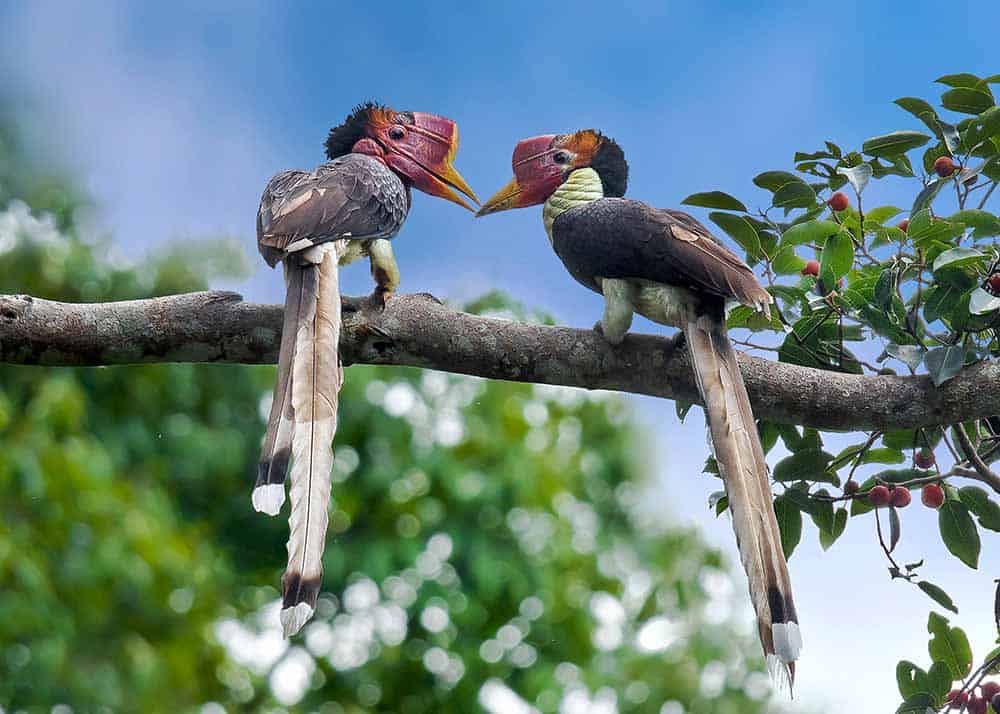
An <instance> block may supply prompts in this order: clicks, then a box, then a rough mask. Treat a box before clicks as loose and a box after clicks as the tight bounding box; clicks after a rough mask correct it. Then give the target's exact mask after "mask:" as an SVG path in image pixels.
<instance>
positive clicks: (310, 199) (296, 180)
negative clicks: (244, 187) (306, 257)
mask: <svg viewBox="0 0 1000 714" xmlns="http://www.w3.org/2000/svg"><path fill="white" fill-rule="evenodd" d="M409 202H410V198H409V193H408V190H407V188H406V187H405V186H404V185H403V182H402V181H401V180H400V179H399V177H397V176H396V175H395V174H394V173H392V171H390V170H389V169H388V168H387V167H386V166H385V165H384V164H382V163H381V162H379V161H376V160H375V159H373V158H371V157H370V156H364V155H362V154H348V155H347V156H343V157H340V158H338V159H335V160H334V161H330V162H327V163H325V164H321V165H320V166H318V167H317V168H316V169H315V170H314V171H298V170H291V171H282V172H281V173H279V174H277V175H276V176H275V177H274V178H272V179H271V181H270V182H269V183H268V185H267V188H265V189H264V194H263V196H261V201H260V208H259V210H258V212H257V243H258V247H259V248H260V252H261V254H262V255H263V256H264V259H265V260H266V261H267V262H268V264H269V265H272V266H273V265H275V264H276V263H277V262H278V261H279V260H281V259H282V258H283V257H284V256H285V255H287V254H288V253H290V252H296V251H300V250H304V249H305V248H309V247H311V246H313V245H317V244H319V243H324V242H326V241H330V240H337V239H340V238H351V239H353V240H365V239H371V238H391V237H392V236H394V235H396V233H398V232H399V229H400V227H402V225H403V221H404V220H406V214H407V212H408V210H409Z"/></svg>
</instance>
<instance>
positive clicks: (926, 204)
mask: <svg viewBox="0 0 1000 714" xmlns="http://www.w3.org/2000/svg"><path fill="white" fill-rule="evenodd" d="M944 184H945V182H944V181H938V180H934V181H931V182H930V183H929V184H927V185H926V186H924V188H923V190H921V191H920V193H918V194H917V197H916V198H915V199H913V206H912V207H911V208H910V216H913V214H914V213H917V212H919V211H922V210H924V209H927V208H930V207H931V204H933V203H934V199H935V198H937V195H938V193H939V192H940V191H941V189H942V187H943V186H944ZM910 225H911V226H912V225H913V219H912V218H911V219H910ZM907 234H909V231H907Z"/></svg>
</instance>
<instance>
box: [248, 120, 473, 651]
mask: <svg viewBox="0 0 1000 714" xmlns="http://www.w3.org/2000/svg"><path fill="white" fill-rule="evenodd" d="M457 150H458V127H457V125H456V124H455V122H453V121H451V120H450V119H446V118H444V117H439V116H436V115H434V114H425V113H422V112H396V111H394V110H392V109H390V108H389V107H386V106H380V105H377V104H374V103H368V104H364V105H361V106H359V107H356V108H355V110H354V112H353V113H352V114H351V115H350V116H348V117H347V119H346V120H345V121H344V123H343V124H341V125H340V126H338V127H335V128H334V129H332V130H330V133H329V136H328V137H327V139H326V156H327V158H328V159H329V161H327V162H326V163H323V164H320V165H319V166H317V167H316V168H315V169H313V170H312V171H300V170H290V171H282V172H281V173H279V174H277V175H276V176H274V178H272V179H271V180H270V182H268V184H267V188H265V189H264V195H263V196H261V200H260V209H259V211H258V213H257V243H258V247H259V249H260V252H261V254H262V255H263V256H264V260H266V261H267V263H268V265H270V266H271V267H274V266H275V265H276V264H277V263H278V262H279V261H282V262H283V263H284V266H285V282H286V286H287V287H286V289H287V292H286V297H285V316H284V326H283V328H282V335H281V347H280V354H279V357H278V379H277V383H276V384H275V386H274V399H273V402H272V405H271V413H270V416H269V418H268V422H267V432H266V434H265V436H264V442H263V447H262V449H261V456H260V462H259V464H258V471H257V483H256V485H255V487H254V490H253V496H252V499H251V500H252V502H253V506H254V508H255V509H256V510H258V511H262V512H264V513H267V514H269V515H276V514H277V513H278V511H279V510H280V509H281V505H282V503H284V500H285V487H284V481H285V474H286V471H287V470H288V464H289V461H291V488H290V497H291V502H292V509H291V514H290V515H289V519H288V523H289V530H290V533H289V539H288V566H287V568H286V570H285V574H284V575H283V576H282V579H281V586H282V610H281V624H282V627H283V630H284V633H285V636H286V637H289V636H291V635H293V634H295V633H296V632H298V631H299V629H301V627H302V626H303V625H304V624H305V623H306V621H307V620H309V618H310V617H312V614H313V609H314V607H315V605H316V598H317V596H318V595H319V588H320V581H321V579H322V575H323V563H322V557H323V548H324V545H325V539H326V527H327V507H328V503H329V500H330V469H331V467H332V465H333V450H332V447H331V442H332V440H333V436H334V433H335V432H336V429H337V398H338V393H339V391H340V386H341V384H342V381H343V370H342V367H341V364H340V358H339V354H338V343H339V339H340V289H339V285H338V275H337V268H338V265H339V264H345V263H349V262H351V261H353V260H356V259H358V258H360V257H362V256H368V258H369V259H370V261H371V272H372V276H373V277H374V279H375V291H374V293H373V295H372V298H371V299H372V300H373V301H374V302H375V304H376V306H377V307H380V308H381V307H384V305H385V303H386V301H388V299H389V298H390V297H391V296H392V294H393V292H394V291H395V289H396V287H397V285H398V284H399V269H398V268H397V267H396V260H395V258H394V256H393V253H392V248H391V247H390V244H389V241H390V239H391V238H393V237H394V236H395V235H396V234H397V233H398V232H399V229H400V228H402V226H403V221H405V220H406V215H407V213H408V211H409V210H410V189H411V187H412V188H416V189H419V190H421V191H424V192H425V193H428V194H430V195H432V196H439V197H441V198H445V199H448V200H449V201H453V202H455V203H457V204H459V205H460V206H464V207H465V208H468V209H469V210H474V209H473V208H472V207H471V206H470V205H469V204H468V203H466V202H465V201H464V200H463V199H462V198H461V196H459V195H458V193H456V192H455V189H457V190H458V191H461V192H462V193H464V194H465V195H466V196H468V197H470V198H471V199H472V200H474V201H476V202H477V203H478V202H479V201H478V199H477V198H476V196H475V194H474V193H473V192H472V189H471V188H469V186H468V184H466V182H465V180H464V179H463V178H462V177H461V176H460V175H459V173H458V171H456V170H455V168H454V167H453V166H452V160H453V159H454V157H455V153H456V151H457Z"/></svg>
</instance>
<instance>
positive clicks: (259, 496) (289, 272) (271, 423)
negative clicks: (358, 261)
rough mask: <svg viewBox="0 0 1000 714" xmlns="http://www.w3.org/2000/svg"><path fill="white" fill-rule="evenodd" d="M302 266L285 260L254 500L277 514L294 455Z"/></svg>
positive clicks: (265, 510) (256, 506) (259, 507)
mask: <svg viewBox="0 0 1000 714" xmlns="http://www.w3.org/2000/svg"><path fill="white" fill-rule="evenodd" d="M302 274H303V271H302V268H301V267H300V266H298V265H295V264H293V263H286V264H285V283H286V292H285V320H284V325H283V327H282V332H281V349H280V351H279V353H278V379H277V381H276V382H275V384H274V397H273V399H272V401H271V414H270V416H268V419H267V432H266V433H265V435H264V443H263V445H262V446H261V450H260V461H259V462H258V463H257V483H256V484H255V485H254V489H253V494H252V496H251V501H252V502H253V507H254V509H256V510H258V511H260V512H262V513H266V514H268V515H269V516H276V515H278V512H279V511H280V510H281V506H282V504H283V503H284V502H285V476H286V474H287V473H288V462H289V461H290V460H291V457H292V435H293V433H294V431H295V429H294V426H295V421H294V418H293V412H292V366H293V363H294V360H295V341H296V337H297V334H298V331H297V329H296V328H297V326H298V321H299V310H300V308H301V305H302Z"/></svg>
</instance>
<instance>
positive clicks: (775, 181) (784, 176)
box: [753, 171, 805, 193]
mask: <svg viewBox="0 0 1000 714" xmlns="http://www.w3.org/2000/svg"><path fill="white" fill-rule="evenodd" d="M796 181H797V182H799V183H802V184H804V183H805V181H803V180H802V179H801V178H799V177H798V176H796V175H795V174H792V173H789V172H787V171H765V172H764V173H762V174H757V175H756V176H754V178H753V182H754V184H755V185H757V186H760V187H761V188H763V189H767V190H768V191H770V192H771V193H774V192H775V191H777V190H778V189H779V188H781V187H782V186H784V185H785V184H788V183H794V182H796Z"/></svg>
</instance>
